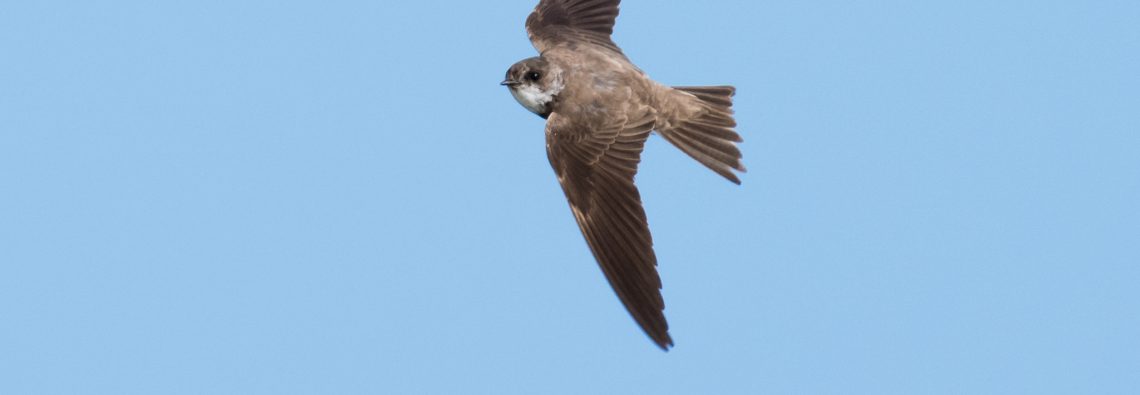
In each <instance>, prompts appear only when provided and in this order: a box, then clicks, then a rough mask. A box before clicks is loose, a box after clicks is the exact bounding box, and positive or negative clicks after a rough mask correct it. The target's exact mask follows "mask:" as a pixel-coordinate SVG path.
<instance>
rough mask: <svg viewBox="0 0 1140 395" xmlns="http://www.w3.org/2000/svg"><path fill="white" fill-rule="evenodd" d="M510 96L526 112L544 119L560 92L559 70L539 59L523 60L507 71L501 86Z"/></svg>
mask: <svg viewBox="0 0 1140 395" xmlns="http://www.w3.org/2000/svg"><path fill="white" fill-rule="evenodd" d="M501 85H503V86H506V87H507V88H508V89H510V91H511V95H513V96H514V97H515V100H518V102H519V104H522V106H523V107H526V109H527V110H530V112H533V113H535V114H538V116H540V117H543V118H546V117H547V116H549V115H550V111H551V108H550V104H551V103H552V102H554V99H555V97H557V96H558V93H559V92H561V91H562V76H561V73H560V70H558V69H557V68H556V67H551V64H550V63H549V62H547V61H546V60H545V59H543V58H541V57H533V58H529V59H523V60H522V61H519V62H518V63H515V64H514V65H512V66H511V68H510V69H507V77H506V79H504V80H503V82H502V84H501Z"/></svg>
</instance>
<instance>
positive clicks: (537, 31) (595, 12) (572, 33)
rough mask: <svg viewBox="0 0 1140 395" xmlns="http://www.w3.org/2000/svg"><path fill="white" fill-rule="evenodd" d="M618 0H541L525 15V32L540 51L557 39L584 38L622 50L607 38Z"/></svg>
mask: <svg viewBox="0 0 1140 395" xmlns="http://www.w3.org/2000/svg"><path fill="white" fill-rule="evenodd" d="M620 2H621V0H542V1H540V2H539V3H538V6H536V7H534V12H531V13H530V17H527V18H526V32H527V35H528V36H530V42H531V43H532V44H534V48H535V49H537V50H538V52H539V53H542V52H544V51H546V50H547V49H548V48H551V47H554V46H556V45H558V44H560V43H565V42H571V41H584V42H589V43H594V44H598V45H601V46H603V47H607V48H610V49H613V50H614V51H616V52H618V53H621V49H619V48H618V46H617V44H614V42H613V41H612V40H610V34H613V31H614V20H616V19H617V16H618V3H620Z"/></svg>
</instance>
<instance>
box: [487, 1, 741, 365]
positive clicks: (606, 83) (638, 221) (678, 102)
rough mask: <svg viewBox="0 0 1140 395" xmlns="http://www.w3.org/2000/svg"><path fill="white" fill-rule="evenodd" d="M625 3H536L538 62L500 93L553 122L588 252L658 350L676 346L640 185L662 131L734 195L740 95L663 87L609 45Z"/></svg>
mask: <svg viewBox="0 0 1140 395" xmlns="http://www.w3.org/2000/svg"><path fill="white" fill-rule="evenodd" d="M620 2H621V1H620V0H541V1H539V3H538V5H537V6H536V7H535V8H534V10H533V11H532V12H531V13H530V15H529V16H528V17H527V19H526V31H527V36H528V37H529V39H530V42H531V44H533V46H534V48H535V49H536V50H537V51H538V52H539V56H536V57H531V58H527V59H523V60H521V61H519V62H517V63H515V64H513V65H511V66H510V68H509V69H507V73H506V78H505V79H504V80H503V81H502V83H501V85H503V86H506V87H507V88H508V89H509V91H510V93H511V95H512V96H513V97H514V98H515V100H516V101H518V103H519V104H521V105H522V106H523V107H525V108H526V109H527V110H529V111H530V112H533V113H535V114H537V115H538V116H540V117H542V118H543V119H545V120H546V130H545V135H546V154H547V158H548V159H549V160H550V165H551V167H553V169H554V173H555V175H556V176H557V177H558V183H559V184H560V185H561V186H562V190H563V192H565V194H566V199H567V201H568V202H569V203H570V211H571V213H572V214H573V215H574V219H575V220H576V221H577V223H578V227H579V229H580V230H581V231H582V235H583V236H584V237H585V239H586V244H587V245H588V246H589V248H590V251H591V252H592V253H593V255H594V258H595V260H596V261H597V263H598V266H599V267H600V268H601V269H602V272H603V274H604V275H605V277H606V279H607V281H609V284H610V286H611V287H612V288H613V290H614V293H616V294H617V297H618V299H620V300H621V303H622V304H623V305H624V306H625V308H626V310H627V311H628V312H629V314H630V315H631V316H632V317H633V319H634V321H636V322H637V324H638V325H639V326H640V327H641V329H642V330H643V331H644V332H645V334H646V335H648V336H649V338H650V339H651V340H652V341H653V342H654V343H655V344H656V345H657V346H658V347H659V348H661V349H662V350H665V351H668V350H669V349H670V348H671V347H673V339H672V337H671V335H670V334H669V324H668V322H667V321H666V319H665V312H664V310H665V302H664V299H663V298H662V296H661V278H660V276H659V275H658V272H657V257H656V254H655V253H654V251H653V238H652V235H651V234H650V231H649V224H648V221H647V219H646V215H645V209H644V208H643V207H642V204H641V194H640V192H639V191H638V189H637V186H636V185H635V184H634V177H635V176H636V174H637V169H638V164H639V163H640V162H641V153H642V150H643V149H644V147H645V141H646V139H648V138H649V136H650V134H652V133H654V132H655V133H656V134H658V135H660V136H661V137H663V138H664V139H665V140H666V141H668V142H669V143H672V145H674V146H676V147H677V148H679V149H680V150H681V151H682V152H684V153H685V154H688V156H690V157H692V158H693V159H695V160H696V161H697V162H699V163H700V164H702V165H704V166H705V167H708V168H709V169H711V170H712V171H713V172H715V173H717V174H719V175H721V176H722V177H724V178H726V179H728V180H729V181H731V182H733V183H735V184H737V185H739V184H740V178H739V177H738V175H737V173H738V172H739V173H745V172H746V171H747V170H746V169H745V167H744V165H743V164H742V163H741V152H740V149H739V147H738V146H737V144H738V143H741V142H742V141H743V140H742V139H741V137H740V134H738V133H737V132H736V129H735V128H736V120H735V118H734V116H733V109H732V103H733V96H734V95H735V94H736V88H735V87H733V86H730V85H720V86H673V87H671V86H666V85H663V84H660V83H658V82H656V81H654V80H652V79H650V78H649V77H648V76H647V75H646V74H645V72H643V71H642V70H641V69H640V68H638V67H637V66H636V65H634V64H633V62H631V61H630V60H629V58H628V57H626V55H625V54H624V53H623V52H622V50H621V48H619V47H618V46H617V44H615V43H614V42H613V40H612V37H611V36H612V34H613V28H614V23H615V22H616V20H617V16H618V8H619V3H620Z"/></svg>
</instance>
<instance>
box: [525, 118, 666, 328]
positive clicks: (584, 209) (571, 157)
mask: <svg viewBox="0 0 1140 395" xmlns="http://www.w3.org/2000/svg"><path fill="white" fill-rule="evenodd" d="M653 122H654V118H653V117H652V116H650V115H649V114H648V113H644V114H641V115H639V116H638V117H637V119H634V120H630V119H628V118H625V119H621V120H618V121H616V122H614V124H613V125H607V126H603V127H597V128H585V127H581V126H577V125H574V124H573V122H571V121H570V120H569V119H567V118H566V117H561V116H559V114H558V113H557V112H556V113H554V114H551V116H550V118H549V119H548V120H547V127H546V152H547V155H548V156H549V158H550V164H551V166H553V167H554V172H555V173H556V174H557V175H558V182H559V183H561V184H562V189H563V191H565V192H566V198H567V200H569V201H570V210H571V211H572V212H573V213H574V218H575V219H576V220H577V221H578V227H579V228H581V230H582V235H583V236H585V237H586V243H587V244H589V246H590V250H591V251H593V253H594V258H595V259H596V260H597V261H598V265H599V266H601V268H602V272H603V273H605V275H606V279H607V280H609V282H610V286H612V287H613V289H614V292H616V293H617V296H618V298H619V299H621V301H622V304H624V305H625V308H626V310H628V311H629V313H630V315H632V316H633V319H634V320H636V321H637V323H638V325H640V326H641V329H642V330H644V331H645V333H646V334H647V335H649V337H650V338H652V339H653V341H654V342H656V343H657V345H658V346H659V347H661V348H662V349H665V350H668V349H669V347H671V346H672V345H673V339H671V338H670V337H669V324H668V323H666V321H665V314H664V309H665V302H664V300H663V299H662V298H661V278H660V277H658V275H657V257H656V256H655V255H654V253H653V238H652V236H650V234H649V224H648V223H647V222H646V219H645V210H644V209H642V207H641V194H639V193H638V191H637V187H636V186H634V184H633V177H634V175H635V174H636V173H637V165H638V163H639V162H640V161H641V150H642V148H644V146H645V140H646V139H647V138H648V137H649V132H650V131H651V130H652V129H653ZM587 129H590V130H587Z"/></svg>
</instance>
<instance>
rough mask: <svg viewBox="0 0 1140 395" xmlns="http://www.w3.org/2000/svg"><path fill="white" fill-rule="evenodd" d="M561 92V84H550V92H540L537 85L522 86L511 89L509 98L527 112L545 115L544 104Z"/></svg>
mask: <svg viewBox="0 0 1140 395" xmlns="http://www.w3.org/2000/svg"><path fill="white" fill-rule="evenodd" d="M561 91H562V84H560V83H557V82H556V83H555V84H552V85H551V87H550V90H547V91H542V90H541V89H539V87H538V84H523V85H519V86H517V87H515V88H514V89H511V96H514V97H515V100H517V101H518V102H519V104H522V106H523V107H526V109H527V110H530V112H533V113H535V114H538V115H542V114H543V113H546V104H547V103H550V102H551V101H553V100H554V96H555V95H557V94H558V92H561Z"/></svg>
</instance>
